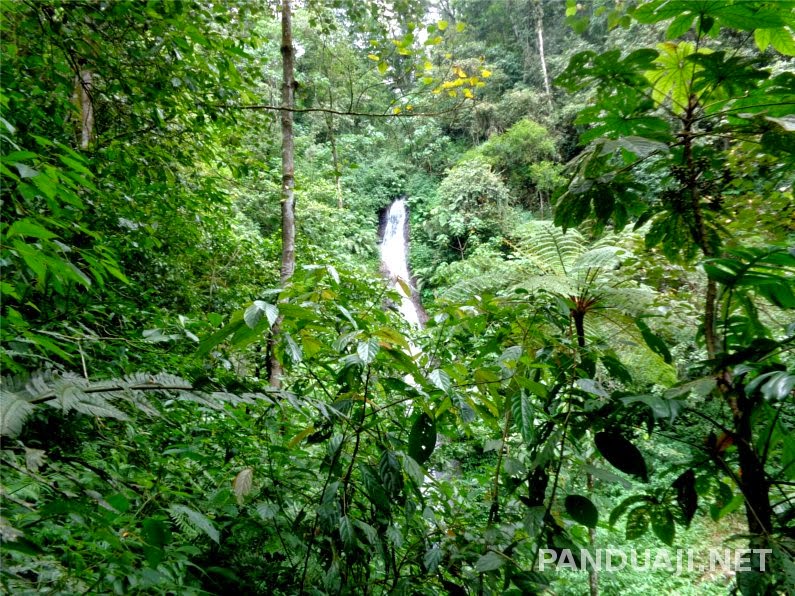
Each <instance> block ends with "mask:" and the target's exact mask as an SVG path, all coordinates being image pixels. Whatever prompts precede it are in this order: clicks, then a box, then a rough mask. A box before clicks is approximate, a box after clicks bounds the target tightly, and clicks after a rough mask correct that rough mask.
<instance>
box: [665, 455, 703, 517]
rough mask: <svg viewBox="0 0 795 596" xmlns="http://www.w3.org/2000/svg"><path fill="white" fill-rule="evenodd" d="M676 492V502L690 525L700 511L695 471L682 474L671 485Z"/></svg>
mask: <svg viewBox="0 0 795 596" xmlns="http://www.w3.org/2000/svg"><path fill="white" fill-rule="evenodd" d="M671 486H672V487H673V488H674V490H676V502H677V503H678V505H679V509H680V511H681V512H682V517H683V518H684V520H685V523H686V524H688V525H690V522H691V521H692V520H693V516H694V515H695V514H696V509H698V493H697V492H696V475H695V473H694V472H693V470H692V469H691V470H687V471H686V472H684V473H683V474H681V475H680V476H679V477H678V478H677V479H676V480H674V483H673V484H672V485H671Z"/></svg>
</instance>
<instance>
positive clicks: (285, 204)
mask: <svg viewBox="0 0 795 596" xmlns="http://www.w3.org/2000/svg"><path fill="white" fill-rule="evenodd" d="M281 53H282V110H281V123H282V190H281V202H282V264H281V276H280V278H281V283H282V286H284V285H285V284H286V283H287V282H288V281H289V280H290V278H291V277H292V276H293V272H294V271H295V193H294V188H295V147H294V139H293V109H294V108H295V50H294V48H293V26H292V9H291V7H290V0H282V47H281ZM281 323H282V319H281V317H279V319H277V321H276V323H275V324H274V326H273V329H272V330H271V337H270V340H269V342H268V344H269V345H268V358H269V364H270V366H269V369H270V371H269V373H270V384H271V386H273V387H280V386H281V382H282V372H283V371H282V365H281V363H280V362H279V360H278V358H277V357H276V354H275V350H274V348H275V340H276V338H277V337H278V336H279V333H280V331H281Z"/></svg>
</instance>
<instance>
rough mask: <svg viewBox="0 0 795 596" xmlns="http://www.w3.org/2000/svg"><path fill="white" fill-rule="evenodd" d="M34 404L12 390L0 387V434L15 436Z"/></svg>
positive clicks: (31, 411)
mask: <svg viewBox="0 0 795 596" xmlns="http://www.w3.org/2000/svg"><path fill="white" fill-rule="evenodd" d="M34 409H35V406H34V405H33V404H31V403H30V402H28V401H27V400H26V399H25V398H24V397H22V396H21V395H19V394H18V393H15V392H13V391H7V390H5V389H0V435H3V436H6V437H15V436H17V435H18V434H19V433H20V432H21V431H22V427H23V426H24V424H25V421H26V420H27V419H28V416H30V415H31V414H32V413H33V410H34Z"/></svg>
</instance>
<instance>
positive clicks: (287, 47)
mask: <svg viewBox="0 0 795 596" xmlns="http://www.w3.org/2000/svg"><path fill="white" fill-rule="evenodd" d="M281 50H282V113H281V120H282V270H281V282H282V284H285V283H286V282H287V281H288V280H289V279H290V278H291V277H292V276H293V272H294V271H295V194H294V192H293V189H294V187H295V147H294V139H293V109H294V108H295V74H294V71H295V50H294V49H293V27H292V14H291V8H290V0H282V48H281Z"/></svg>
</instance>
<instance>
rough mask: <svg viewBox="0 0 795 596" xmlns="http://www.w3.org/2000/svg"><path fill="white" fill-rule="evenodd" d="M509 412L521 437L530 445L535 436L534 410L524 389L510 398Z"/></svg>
mask: <svg viewBox="0 0 795 596" xmlns="http://www.w3.org/2000/svg"><path fill="white" fill-rule="evenodd" d="M511 414H512V415H513V419H514V422H515V423H516V426H517V427H518V428H519V432H521V433H522V438H523V439H524V441H525V443H526V444H527V445H531V444H532V443H533V440H534V438H535V427H534V424H533V423H534V419H535V416H534V412H533V406H532V403H531V402H530V399H529V398H528V397H527V395H526V394H525V392H524V391H521V392H520V393H517V394H515V395H514V396H513V398H512V399H511Z"/></svg>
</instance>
